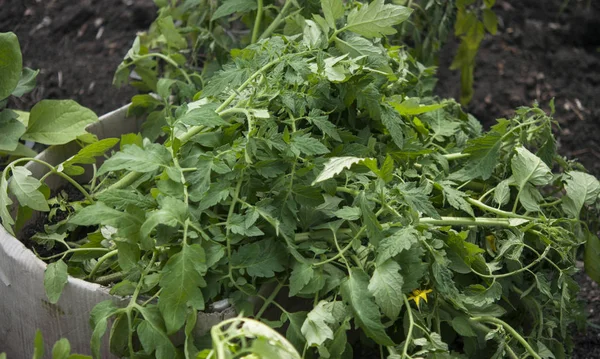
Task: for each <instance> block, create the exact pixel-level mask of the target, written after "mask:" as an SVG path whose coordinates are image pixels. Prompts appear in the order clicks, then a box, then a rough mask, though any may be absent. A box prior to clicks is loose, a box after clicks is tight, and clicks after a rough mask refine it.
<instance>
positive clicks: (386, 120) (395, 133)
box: [381, 105, 404, 149]
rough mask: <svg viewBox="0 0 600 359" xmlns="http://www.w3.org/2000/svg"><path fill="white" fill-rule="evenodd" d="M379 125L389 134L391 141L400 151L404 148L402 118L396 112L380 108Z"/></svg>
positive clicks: (385, 107)
mask: <svg viewBox="0 0 600 359" xmlns="http://www.w3.org/2000/svg"><path fill="white" fill-rule="evenodd" d="M381 123H382V124H383V125H384V126H385V128H386V129H387V130H388V132H389V133H390V136H391V137H392V141H394V143H395V144H396V146H398V148H400V149H402V147H404V131H403V130H402V124H403V121H402V116H400V114H399V113H398V111H396V110H394V109H393V108H391V107H390V106H387V105H386V106H382V107H381Z"/></svg>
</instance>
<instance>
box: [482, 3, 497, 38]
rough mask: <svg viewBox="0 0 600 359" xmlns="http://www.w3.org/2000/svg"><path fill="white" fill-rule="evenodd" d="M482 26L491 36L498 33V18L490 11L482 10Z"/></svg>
mask: <svg viewBox="0 0 600 359" xmlns="http://www.w3.org/2000/svg"><path fill="white" fill-rule="evenodd" d="M483 26H485V29H486V30H487V31H488V32H489V33H490V34H492V35H496V32H498V17H497V16H496V14H495V13H494V12H493V11H492V10H490V9H483Z"/></svg>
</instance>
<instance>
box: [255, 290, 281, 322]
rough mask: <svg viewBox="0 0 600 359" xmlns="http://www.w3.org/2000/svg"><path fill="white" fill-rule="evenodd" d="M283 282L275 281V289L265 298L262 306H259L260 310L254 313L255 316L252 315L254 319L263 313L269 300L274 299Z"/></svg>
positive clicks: (269, 302)
mask: <svg viewBox="0 0 600 359" xmlns="http://www.w3.org/2000/svg"><path fill="white" fill-rule="evenodd" d="M283 283H284V281H281V282H278V283H277V287H275V289H274V290H273V293H271V295H270V296H269V297H268V298H267V300H265V302H264V303H263V305H262V307H260V310H259V311H258V313H256V316H254V319H256V320H258V319H260V317H261V316H262V315H263V313H264V312H265V310H266V309H267V307H268V306H269V304H271V302H273V299H275V297H276V296H277V294H278V293H279V291H280V290H281V288H283Z"/></svg>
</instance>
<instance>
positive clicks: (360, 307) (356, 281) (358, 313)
mask: <svg viewBox="0 0 600 359" xmlns="http://www.w3.org/2000/svg"><path fill="white" fill-rule="evenodd" d="M368 287H369V277H368V276H367V274H366V273H365V272H364V271H363V270H362V269H358V268H352V269H351V270H350V278H348V280H346V281H345V282H344V283H342V286H341V289H342V298H344V301H345V302H347V303H348V304H349V305H350V308H351V309H352V313H353V314H354V320H355V321H356V323H357V324H358V326H359V327H360V328H361V329H362V330H363V331H364V332H365V334H366V335H367V336H368V337H369V338H371V339H373V340H374V341H375V342H376V343H377V344H380V345H385V346H393V345H395V344H394V341H393V340H392V339H391V338H390V337H389V336H388V335H387V333H386V332H385V327H384V326H383V324H382V323H381V314H380V313H379V309H378V307H377V304H375V301H374V299H373V296H372V295H371V293H370V292H369V289H368Z"/></svg>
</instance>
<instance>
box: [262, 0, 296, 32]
mask: <svg viewBox="0 0 600 359" xmlns="http://www.w3.org/2000/svg"><path fill="white" fill-rule="evenodd" d="M290 5H292V0H285V4H283V7H282V8H281V11H280V12H279V14H277V17H275V19H273V21H272V22H271V23H270V24H269V26H268V27H267V29H266V30H265V31H264V32H263V33H262V34H261V35H260V37H259V38H258V39H259V40H262V39H266V38H267V37H269V36H271V34H272V33H273V31H275V29H276V28H277V27H278V26H279V25H280V24H281V22H282V21H283V20H282V18H283V16H284V14H285V13H286V12H287V10H288V8H289V7H290Z"/></svg>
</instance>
